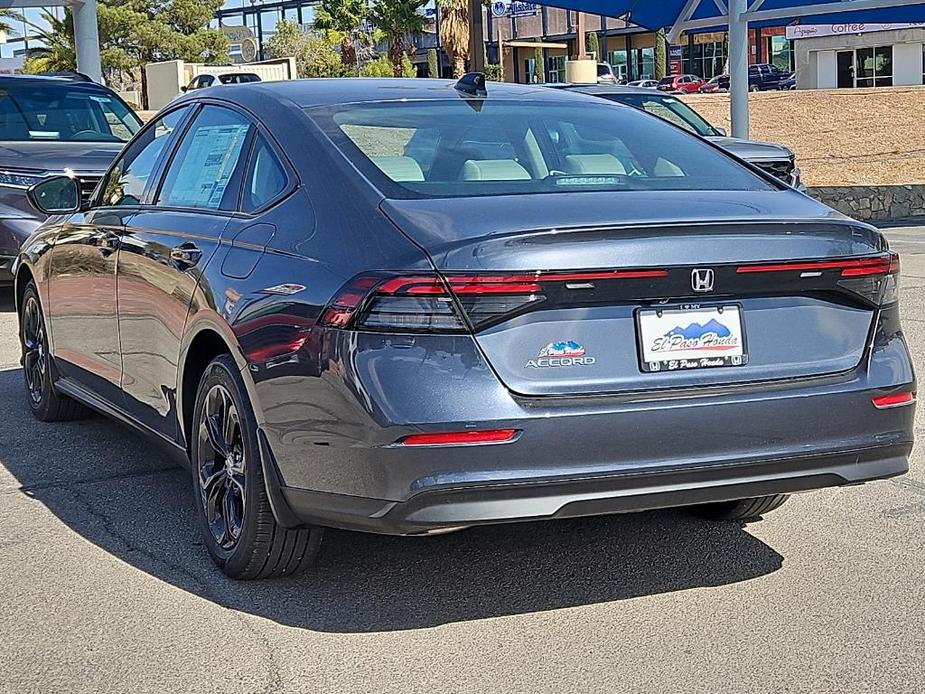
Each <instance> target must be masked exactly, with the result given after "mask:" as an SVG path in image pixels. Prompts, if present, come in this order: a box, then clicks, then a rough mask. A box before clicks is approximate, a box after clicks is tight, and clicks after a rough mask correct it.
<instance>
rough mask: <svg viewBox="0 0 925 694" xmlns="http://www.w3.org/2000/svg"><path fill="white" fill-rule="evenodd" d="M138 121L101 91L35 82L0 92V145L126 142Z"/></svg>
mask: <svg viewBox="0 0 925 694" xmlns="http://www.w3.org/2000/svg"><path fill="white" fill-rule="evenodd" d="M140 127H141V121H140V120H138V117H137V116H136V115H135V114H134V113H133V112H132V111H131V109H129V107H128V106H126V105H125V104H124V103H123V102H122V101H121V100H120V99H118V98H116V97H115V96H114V95H112V94H109V93H107V92H105V91H102V90H90V89H79V88H74V87H72V86H69V85H67V84H66V83H64V84H49V85H47V86H44V85H39V86H36V85H35V83H34V82H30V83H29V84H24V85H21V86H20V85H10V86H5V87H3V88H0V140H6V141H13V142H25V141H30V140H50V141H61V140H68V141H79V142H127V141H128V140H130V139H131V138H132V136H133V135H134V134H135V133H136V132H138V130H139V128H140Z"/></svg>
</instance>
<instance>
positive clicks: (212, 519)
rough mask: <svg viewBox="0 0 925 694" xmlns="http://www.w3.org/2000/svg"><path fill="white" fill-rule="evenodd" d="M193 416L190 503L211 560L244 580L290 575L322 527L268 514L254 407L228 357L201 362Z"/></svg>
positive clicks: (309, 557) (304, 564) (310, 555)
mask: <svg viewBox="0 0 925 694" xmlns="http://www.w3.org/2000/svg"><path fill="white" fill-rule="evenodd" d="M192 421H193V423H192V427H191V430H190V432H189V437H190V448H191V450H190V461H191V463H192V465H191V468H192V478H193V497H194V498H193V503H194V504H195V507H196V517H197V522H198V524H199V526H200V529H201V531H202V534H203V539H204V541H205V545H206V549H207V550H208V551H209V554H210V555H211V557H212V559H213V561H214V562H215V563H216V564H217V565H218V567H219V568H220V569H221V570H222V571H223V572H224V573H225V574H226V575H227V576H229V577H231V578H236V579H245V580H246V579H255V578H271V577H276V576H293V575H296V574H299V573H301V572H302V571H304V570H305V569H306V568H308V566H309V565H311V563H312V561H313V559H314V558H315V556H316V555H317V553H318V549H319V547H320V545H321V538H322V534H323V529H322V528H318V527H311V528H299V529H287V528H283V527H282V526H280V525H279V524H278V523H277V522H276V519H275V518H274V517H273V511H272V510H271V508H270V502H269V499H268V498H267V490H266V482H265V480H264V477H263V470H262V468H261V465H260V451H259V448H258V444H257V423H256V420H255V418H254V411H253V408H252V407H251V404H250V401H249V399H248V397H247V390H246V389H245V387H244V382H243V380H242V379H241V374H240V372H239V371H238V369H237V367H236V365H235V363H234V360H233V359H232V358H231V357H230V356H229V355H227V354H226V355H222V356H219V357H216V358H215V359H214V360H213V361H211V362H210V363H209V365H208V366H207V367H206V369H205V372H204V373H203V375H202V379H201V380H200V382H199V389H198V390H197V392H196V405H195V408H194V410H193V420H192ZM210 508H211V513H210Z"/></svg>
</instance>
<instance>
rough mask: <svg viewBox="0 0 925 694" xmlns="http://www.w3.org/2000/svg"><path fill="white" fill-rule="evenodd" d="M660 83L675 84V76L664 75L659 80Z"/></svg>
mask: <svg viewBox="0 0 925 694" xmlns="http://www.w3.org/2000/svg"><path fill="white" fill-rule="evenodd" d="M658 83H659V84H674V77H662V78H661V79H660V80H659V81H658Z"/></svg>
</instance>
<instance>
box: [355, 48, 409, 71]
mask: <svg viewBox="0 0 925 694" xmlns="http://www.w3.org/2000/svg"><path fill="white" fill-rule="evenodd" d="M414 75H415V69H414V65H412V64H411V58H409V57H408V54H407V53H404V54H403V55H402V57H401V75H398V76H399V77H414ZM395 76H396V75H395V70H394V68H393V67H392V62H391V61H390V60H389V59H388V57H387V56H384V55H383V56H380V57H379V58H377V59H376V60H371V61H369V62H368V63H366V65H364V66H363V67H361V68H360V77H395Z"/></svg>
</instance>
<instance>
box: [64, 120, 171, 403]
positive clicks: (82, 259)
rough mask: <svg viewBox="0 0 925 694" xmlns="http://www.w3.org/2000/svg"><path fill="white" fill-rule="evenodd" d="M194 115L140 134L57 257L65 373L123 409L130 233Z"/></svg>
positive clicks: (72, 225) (71, 227)
mask: <svg viewBox="0 0 925 694" xmlns="http://www.w3.org/2000/svg"><path fill="white" fill-rule="evenodd" d="M186 111H187V109H186V108H181V109H178V110H175V111H172V112H171V113H169V114H167V115H165V116H162V117H160V118H159V119H157V120H156V121H154V122H153V123H150V124H149V125H148V126H147V127H145V128H144V129H143V130H142V131H141V132H139V133H138V135H137V136H136V138H135V139H134V140H132V142H131V143H130V144H129V145H128V146H127V147H126V149H125V150H124V152H123V153H122V155H121V156H120V157H119V158H118V159H116V161H115V163H114V164H113V166H112V167H111V168H110V170H109V172H108V174H107V175H106V177H105V180H104V181H103V183H102V184H101V185H100V187H99V189H98V190H97V194H96V197H95V199H94V200H93V201H91V206H90V209H88V210H87V211H85V212H82V213H78V214H75V215H73V216H72V217H71V218H70V219H69V220H68V222H67V223H66V224H65V225H64V226H63V227H62V229H61V232H60V234H59V235H58V238H57V240H56V243H55V247H54V249H53V250H52V257H51V272H50V273H49V283H48V296H49V300H48V308H47V312H46V313H47V317H48V322H49V325H50V330H51V333H52V339H53V345H54V347H53V349H54V354H55V362H56V364H57V367H58V370H59V372H60V375H61V376H63V377H65V378H69V379H71V380H73V381H75V382H76V383H77V384H78V385H80V386H82V387H84V388H85V389H88V390H90V391H92V392H93V393H95V394H96V395H97V396H99V397H101V398H103V399H104V400H106V401H107V402H109V403H110V404H115V405H119V404H121V402H122V398H121V393H120V389H121V385H120V384H121V377H122V357H121V351H120V345H119V326H118V314H117V305H116V301H117V299H116V272H117V266H118V257H119V247H120V245H121V241H122V233H123V231H124V228H125V224H126V222H127V220H129V219H130V218H131V217H132V215H134V214H135V212H136V211H137V210H138V207H139V204H140V202H141V200H142V198H143V196H144V190H145V187H146V186H147V184H148V181H149V178H150V176H151V173H152V172H153V171H154V170H155V167H156V166H157V163H158V161H159V160H160V157H161V156H162V154H163V153H164V151H165V147H166V145H167V143H168V142H169V141H170V139H171V138H172V137H173V133H174V131H175V129H176V127H177V125H178V124H179V123H180V122H181V120H182V118H183V115H184V114H185V112H186Z"/></svg>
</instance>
